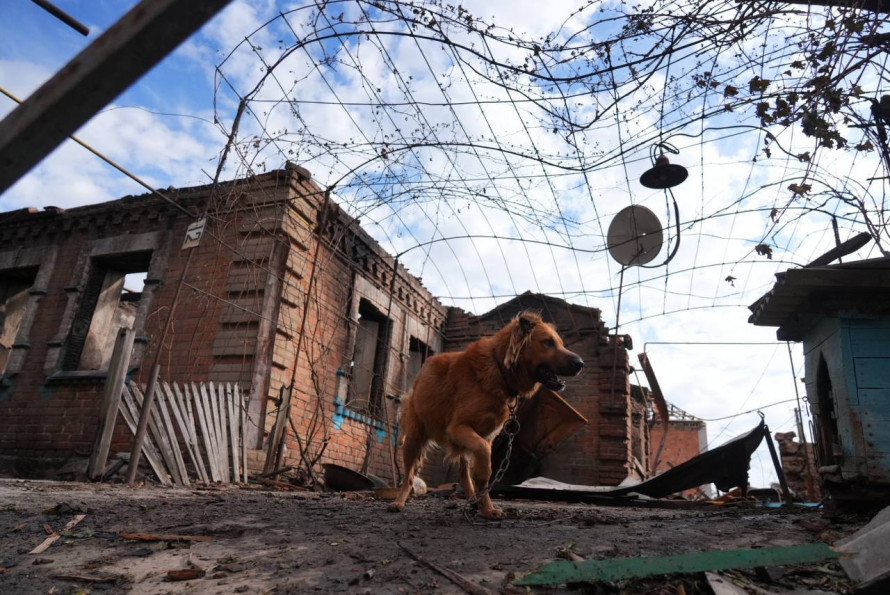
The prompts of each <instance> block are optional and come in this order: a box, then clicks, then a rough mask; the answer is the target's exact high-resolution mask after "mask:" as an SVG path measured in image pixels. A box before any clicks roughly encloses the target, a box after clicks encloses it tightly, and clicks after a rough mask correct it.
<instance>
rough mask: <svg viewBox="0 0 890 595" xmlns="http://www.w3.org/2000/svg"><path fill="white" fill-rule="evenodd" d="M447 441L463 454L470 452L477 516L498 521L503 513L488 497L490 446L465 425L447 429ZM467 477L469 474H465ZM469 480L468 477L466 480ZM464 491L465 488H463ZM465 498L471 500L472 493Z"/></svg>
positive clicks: (468, 493)
mask: <svg viewBox="0 0 890 595" xmlns="http://www.w3.org/2000/svg"><path fill="white" fill-rule="evenodd" d="M448 437H449V439H450V440H451V441H452V442H453V443H454V444H456V445H458V446H459V447H460V450H462V451H464V452H470V453H471V454H472V456H473V480H475V482H476V486H477V487H478V488H479V492H480V494H481V495H479V499H478V504H477V506H478V508H479V514H481V515H482V516H484V517H485V518H489V519H499V518H501V517H502V516H504V512H503V511H502V510H501V509H499V508H495V506H494V504H493V503H492V502H491V497H490V496H489V495H488V489H487V488H488V480H489V479H490V478H491V444H489V443H488V441H487V440H485V439H484V438H483V437H482V436H480V435H479V434H477V433H476V432H475V430H473V428H471V427H470V426H467V425H461V426H455V427H454V428H449V429H448ZM463 469H464V467H463V462H462V466H461V472H462V473H461V479H462V480H463ZM467 475H468V476H469V472H468V473H467ZM467 479H469V477H468V478H467ZM464 489H465V490H466V487H464ZM467 496H468V497H469V498H473V497H474V495H473V493H471V492H469V491H467Z"/></svg>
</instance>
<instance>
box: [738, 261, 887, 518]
mask: <svg viewBox="0 0 890 595" xmlns="http://www.w3.org/2000/svg"><path fill="white" fill-rule="evenodd" d="M750 309H751V311H752V314H751V316H750V318H749V319H748V321H749V322H751V323H752V324H755V325H757V326H774V327H778V330H777V331H776V337H777V338H778V339H779V340H780V341H802V342H803V349H804V358H805V378H804V382H805V384H806V394H807V400H808V401H809V404H810V413H811V414H812V416H813V419H814V426H815V427H814V441H815V442H816V457H817V465H818V468H819V475H820V479H821V482H822V485H823V486H824V488H825V489H826V490H827V491H828V492H829V493H830V494H831V495H832V497H834V498H836V499H844V500H848V499H881V500H883V499H887V497H888V495H890V258H886V257H885V258H876V259H869V260H861V261H858V262H850V263H843V264H835V265H826V266H812V265H810V266H808V267H804V268H799V269H789V270H787V271H785V272H783V273H779V274H777V275H776V284H775V285H774V286H773V288H772V289H771V290H770V291H769V292H768V293H767V294H766V295H764V296H763V297H761V298H760V299H759V300H757V301H756V302H755V303H754V304H752V305H751V306H750Z"/></svg>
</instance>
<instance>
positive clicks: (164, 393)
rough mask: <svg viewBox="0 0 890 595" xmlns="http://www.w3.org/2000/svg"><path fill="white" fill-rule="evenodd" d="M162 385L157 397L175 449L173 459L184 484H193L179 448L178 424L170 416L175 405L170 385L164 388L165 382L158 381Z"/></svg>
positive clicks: (166, 429)
mask: <svg viewBox="0 0 890 595" xmlns="http://www.w3.org/2000/svg"><path fill="white" fill-rule="evenodd" d="M158 384H159V385H160V387H161V388H160V390H158V398H157V407H158V410H160V412H161V420H162V421H163V422H164V426H163V429H164V430H165V431H166V432H167V437H168V439H169V440H170V448H171V450H172V451H173V459H174V460H175V461H176V468H177V469H178V471H179V476H180V477H181V478H182V483H183V485H191V483H192V482H191V480H190V479H189V472H188V469H186V466H185V460H184V459H183V458H182V449H180V448H179V436H177V434H176V426H174V425H173V420H172V419H171V418H170V411H169V407H173V405H172V404H171V403H170V399H169V392H168V391H169V390H170V388H169V387H166V389H165V388H164V386H163V385H165V384H166V382H164V383H160V382H159V383H158Z"/></svg>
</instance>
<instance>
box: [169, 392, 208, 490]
mask: <svg viewBox="0 0 890 595" xmlns="http://www.w3.org/2000/svg"><path fill="white" fill-rule="evenodd" d="M161 389H162V390H163V391H164V395H165V397H166V400H167V405H168V406H169V408H170V411H172V412H173V419H174V420H175V421H176V425H177V427H178V428H179V433H180V434H181V435H182V441H183V443H184V444H185V451H186V453H187V454H188V456H189V460H190V461H191V462H192V467H194V468H195V474H196V475H197V476H198V480H199V481H203V477H202V476H201V471H200V469H199V459H197V458H196V453H195V449H194V446H195V444H196V442H195V441H194V440H193V439H192V435H191V429H190V428H189V426H188V420H187V419H186V417H185V415H184V413H183V411H182V406H181V405H180V402H179V398H178V397H177V395H176V392H174V389H173V388H171V386H170V385H169V384H167V383H166V382H164V383H162V384H161ZM177 390H178V389H177ZM204 483H205V484H206V482H204Z"/></svg>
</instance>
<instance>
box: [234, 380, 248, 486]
mask: <svg viewBox="0 0 890 595" xmlns="http://www.w3.org/2000/svg"><path fill="white" fill-rule="evenodd" d="M247 394H248V393H245V395H244V396H243V397H242V396H241V391H240V387H239V386H238V383H237V382H236V383H235V406H236V407H238V425H239V426H240V431H241V481H243V482H244V483H247V399H246V396H247Z"/></svg>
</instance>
